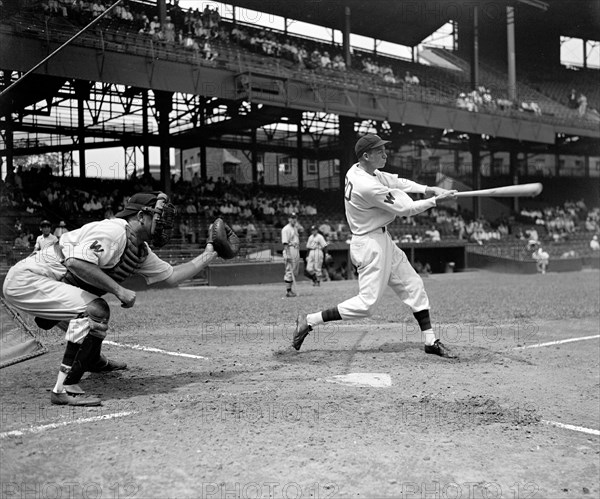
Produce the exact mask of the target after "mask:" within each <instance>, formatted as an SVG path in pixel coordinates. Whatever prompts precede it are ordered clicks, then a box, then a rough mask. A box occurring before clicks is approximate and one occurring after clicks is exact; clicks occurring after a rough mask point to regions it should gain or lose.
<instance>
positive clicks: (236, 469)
mask: <svg viewBox="0 0 600 499" xmlns="http://www.w3.org/2000/svg"><path fill="white" fill-rule="evenodd" d="M599 278H600V273H599V272H598V271H594V270H587V271H582V272H577V273H560V274H559V273H548V274H546V275H539V274H538V275H527V276H524V275H504V274H494V273H489V272H483V271H473V272H465V273H459V274H456V273H455V274H439V275H433V276H431V277H429V278H427V279H426V287H427V291H428V294H429V296H430V299H431V303H432V319H433V321H434V324H435V326H434V327H435V329H436V333H437V334H438V336H439V337H441V339H442V341H444V342H445V343H446V344H448V345H449V346H451V347H452V348H453V350H454V351H455V352H456V353H457V354H458V356H459V358H458V359H457V360H447V359H442V358H439V357H436V356H432V355H425V354H424V352H423V346H422V342H421V338H420V332H419V331H418V326H417V324H416V323H415V321H414V318H413V317H412V314H411V312H410V310H408V309H407V308H406V307H399V306H398V304H397V300H396V299H395V297H394V295H393V294H392V292H391V291H388V292H386V294H385V296H384V298H383V300H382V302H381V304H380V305H379V306H378V308H377V310H376V313H375V315H374V316H373V317H371V318H370V319H365V320H362V321H358V322H356V323H341V324H336V325H334V326H329V327H320V328H317V329H316V330H315V331H314V332H313V333H311V335H310V336H309V337H308V338H307V339H306V341H305V343H304V345H303V348H302V350H301V351H300V352H296V351H295V350H293V349H292V348H291V338H292V334H293V329H294V322H295V318H296V314H297V313H298V312H300V311H302V312H306V311H309V310H316V309H320V308H323V307H325V306H329V305H333V304H335V303H337V302H338V301H339V300H341V299H344V298H346V297H349V296H352V295H353V294H354V293H355V291H356V282H355V281H342V282H326V283H323V285H322V286H321V287H312V286H310V283H308V282H306V283H304V282H302V283H299V284H298V285H299V288H300V290H301V294H300V296H299V297H297V298H293V299H291V298H282V289H281V285H279V284H274V285H262V286H240V287H228V288H207V287H196V288H179V289H175V290H172V291H168V292H165V291H160V292H156V291H144V292H140V293H139V294H138V299H137V302H136V305H135V308H134V310H135V312H136V313H132V311H131V310H130V311H124V310H122V309H121V308H120V307H119V304H118V303H117V301H116V299H114V298H113V297H110V298H109V300H108V301H109V303H110V305H111V308H112V313H113V316H112V317H113V318H112V321H111V326H110V331H109V335H108V337H107V341H106V342H105V345H106V346H105V348H104V351H105V353H106V354H107V355H108V356H110V357H113V358H116V359H119V360H124V361H126V362H127V363H128V364H129V369H128V370H125V371H119V372H113V373H109V374H105V375H101V374H87V375H86V377H84V379H83V381H82V387H83V388H85V389H86V390H87V392H88V393H89V394H97V395H100V396H101V397H102V400H103V405H102V406H101V407H91V408H75V407H71V408H65V407H59V406H52V405H50V404H49V392H48V390H49V389H50V388H51V387H52V385H53V381H54V378H55V375H56V372H55V371H56V365H57V362H58V360H59V359H60V356H61V355H62V351H63V346H64V340H63V338H62V333H61V332H60V331H59V330H56V329H54V330H52V331H49V332H42V331H39V333H40V339H41V340H42V342H43V343H44V344H45V345H46V346H47V347H48V349H49V353H47V354H45V355H43V356H41V357H37V358H35V359H31V360H29V361H26V362H22V363H20V364H16V365H13V366H9V367H7V368H5V369H3V370H2V371H1V373H0V374H1V380H0V383H1V389H2V392H1V404H2V406H1V412H2V427H1V430H0V433H1V435H0V449H1V451H2V457H1V466H0V480H1V482H0V483H1V493H0V495H1V496H2V497H3V498H4V497H5V498H22V497H27V498H59V497H61V498H67V497H68V498H71V497H87V498H100V497H102V498H105V497H106V498H166V497H172V498H199V497H201V498H233V497H241V498H256V497H285V498H288V497H289V498H300V497H303V498H329V497H361V498H365V497H366V498H370V497H400V498H424V497H427V498H459V497H460V498H511V499H514V498H520V499H521V498H571V497H577V498H579V497H598V496H599V494H600V479H599V471H600V432H599V431H598V430H599V429H600V396H599V394H600V390H599V381H600V365H599V362H600V361H599V358H600V356H599V351H600V348H599V346H600V331H599V322H598V321H599V317H600V311H599V300H600V287H599ZM571 340H573V341H571ZM361 374H362V375H361Z"/></svg>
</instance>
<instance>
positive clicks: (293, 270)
mask: <svg viewBox="0 0 600 499" xmlns="http://www.w3.org/2000/svg"><path fill="white" fill-rule="evenodd" d="M292 262H293V260H292ZM292 282H293V283H294V286H293V290H294V293H296V294H297V295H298V296H300V295H299V294H298V286H297V285H296V268H295V267H294V265H293V263H292Z"/></svg>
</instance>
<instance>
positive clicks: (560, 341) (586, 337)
mask: <svg viewBox="0 0 600 499" xmlns="http://www.w3.org/2000/svg"><path fill="white" fill-rule="evenodd" d="M596 338H600V334H596V335H594V336H582V337H581V338H569V339H568V340H558V341H549V342H548V343H536V344H535V345H527V346H525V347H515V350H525V349H526V348H540V347H550V346H552V345H560V344H561V343H571V342H573V341H585V340H593V339H596Z"/></svg>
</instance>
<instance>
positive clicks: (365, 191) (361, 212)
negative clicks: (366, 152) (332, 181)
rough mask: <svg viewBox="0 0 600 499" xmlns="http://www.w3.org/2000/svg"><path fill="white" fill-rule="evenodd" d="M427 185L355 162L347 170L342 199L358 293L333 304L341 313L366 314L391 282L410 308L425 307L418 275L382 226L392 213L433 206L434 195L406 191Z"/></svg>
mask: <svg viewBox="0 0 600 499" xmlns="http://www.w3.org/2000/svg"><path fill="white" fill-rule="evenodd" d="M426 188H427V186H424V185H421V184H417V183H416V182H413V181H411V180H407V179H402V178H399V177H398V176H397V175H393V174H390V173H384V172H381V171H379V170H375V172H374V174H373V175H370V174H369V173H367V172H366V171H365V170H363V169H362V168H360V167H359V163H356V164H354V165H353V166H352V167H351V168H350V169H349V170H348V173H347V174H346V185H345V190H344V204H345V209H346V218H347V220H348V225H349V227H350V231H351V232H352V241H351V243H350V256H351V259H352V263H353V264H354V265H356V267H357V268H358V285H359V294H358V295H357V296H355V297H353V298H350V299H349V300H346V301H344V302H342V303H340V304H339V305H338V310H339V313H340V316H341V317H342V319H358V318H363V317H368V316H370V315H371V314H372V311H373V308H374V307H375V305H376V304H377V302H378V301H379V299H380V298H381V296H382V295H383V292H384V290H385V287H386V286H390V287H391V288H392V289H393V290H394V292H395V293H396V295H398V297H399V298H400V299H401V300H402V301H403V302H404V303H405V304H406V305H408V306H409V307H410V308H411V309H412V311H413V312H418V311H421V310H428V309H429V299H428V297H427V293H426V292H425V288H424V286H423V281H422V279H421V278H420V277H419V275H418V274H417V272H416V271H415V270H414V269H413V267H412V265H411V264H410V262H409V260H408V258H407V256H406V254H405V253H404V251H402V250H401V249H400V248H398V246H396V244H395V243H394V242H393V241H392V238H391V237H390V235H389V233H388V231H387V228H386V226H387V225H388V224H389V223H390V222H392V221H393V220H394V219H395V218H396V217H397V216H413V215H416V214H418V213H421V212H423V211H425V210H428V209H430V208H433V207H434V206H436V202H435V199H434V198H429V199H423V200H419V201H413V200H412V199H411V197H410V196H409V195H408V194H406V193H407V192H413V193H424V192H425V190H426Z"/></svg>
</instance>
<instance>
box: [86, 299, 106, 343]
mask: <svg viewBox="0 0 600 499" xmlns="http://www.w3.org/2000/svg"><path fill="white" fill-rule="evenodd" d="M86 315H87V316H88V319H89V321H90V334H91V335H92V336H97V337H99V338H104V337H106V333H107V331H108V321H109V319H110V307H109V306H108V303H106V300H104V299H103V298H96V299H95V300H92V301H91V302H90V303H88V305H87V310H86Z"/></svg>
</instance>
